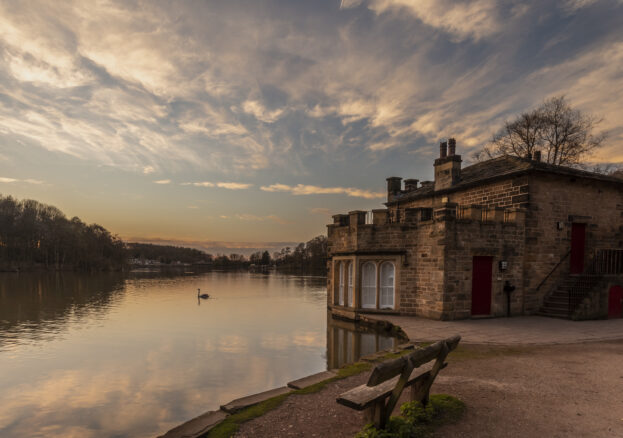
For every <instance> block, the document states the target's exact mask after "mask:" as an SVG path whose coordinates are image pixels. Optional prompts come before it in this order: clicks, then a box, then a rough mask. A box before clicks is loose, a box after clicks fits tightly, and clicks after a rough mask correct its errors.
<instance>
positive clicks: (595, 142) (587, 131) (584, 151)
mask: <svg viewBox="0 0 623 438" xmlns="http://www.w3.org/2000/svg"><path fill="white" fill-rule="evenodd" d="M599 122H600V120H598V119H596V118H595V117H594V116H592V115H590V114H585V113H583V112H581V111H579V110H577V109H574V108H572V107H571V105H569V103H568V102H567V101H566V99H565V97H564V96H557V97H553V98H551V99H548V100H546V101H545V102H544V103H543V104H542V105H541V106H539V107H538V108H535V109H533V110H530V111H528V112H525V113H522V114H520V115H519V116H518V117H517V118H516V119H515V120H513V121H506V122H505V123H504V126H503V127H502V129H500V130H499V131H498V132H497V133H496V134H495V135H494V136H493V139H492V140H491V142H490V143H489V144H488V145H487V146H485V148H484V149H482V150H481V151H479V152H477V153H476V154H475V155H474V157H475V158H476V159H477V160H483V159H488V158H493V157H497V156H500V155H514V156H516V157H526V156H527V155H534V152H535V151H541V153H542V157H543V161H545V162H547V163H550V164H555V165H566V166H575V165H579V164H581V163H582V162H583V161H584V160H585V158H586V157H587V156H588V155H589V154H590V153H591V152H592V151H594V150H595V149H597V148H599V147H600V146H602V145H603V142H604V140H605V135H604V134H603V133H593V130H594V129H595V128H596V126H597V125H598V124H599Z"/></svg>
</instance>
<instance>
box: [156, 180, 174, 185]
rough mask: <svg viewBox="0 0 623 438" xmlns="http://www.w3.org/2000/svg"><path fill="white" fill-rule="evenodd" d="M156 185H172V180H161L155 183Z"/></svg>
mask: <svg viewBox="0 0 623 438" xmlns="http://www.w3.org/2000/svg"><path fill="white" fill-rule="evenodd" d="M154 183H155V184H171V180H170V179H159V180H157V181H154Z"/></svg>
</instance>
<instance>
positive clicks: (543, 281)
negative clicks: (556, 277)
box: [536, 250, 571, 290]
mask: <svg viewBox="0 0 623 438" xmlns="http://www.w3.org/2000/svg"><path fill="white" fill-rule="evenodd" d="M569 254H571V250H569V251H567V253H566V254H565V255H564V256H562V258H561V259H560V261H559V262H558V263H556V266H554V267H553V268H552V270H551V271H549V273H548V274H547V275H546V276H545V278H544V279H543V280H542V281H541V282H540V283H539V285H538V286H537V287H536V290H539V289H540V288H541V286H543V284H545V282H546V281H547V279H548V278H549V277H550V276H551V275H552V274H553V273H554V271H555V270H556V269H558V267H559V266H560V265H561V264H562V262H564V261H565V260H566V259H567V257H569Z"/></svg>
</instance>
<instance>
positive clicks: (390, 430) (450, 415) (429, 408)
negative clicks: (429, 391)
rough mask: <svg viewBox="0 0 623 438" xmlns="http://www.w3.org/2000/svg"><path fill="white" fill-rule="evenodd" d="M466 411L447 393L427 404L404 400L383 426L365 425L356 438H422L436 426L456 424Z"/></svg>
mask: <svg viewBox="0 0 623 438" xmlns="http://www.w3.org/2000/svg"><path fill="white" fill-rule="evenodd" d="M464 412H465V403H463V402H462V401H461V400H459V399H458V398H456V397H452V396H451V395H447V394H434V395H431V396H430V401H429V403H428V404H427V405H426V406H423V405H422V404H421V403H420V402H408V403H404V404H403V405H402V406H401V407H400V413H401V414H402V415H401V416H397V417H391V418H390V420H389V422H388V424H387V427H386V428H385V429H377V428H375V427H374V425H373V424H368V425H366V426H365V427H364V428H363V430H362V431H361V432H359V433H358V434H357V435H356V438H424V437H427V436H429V435H430V434H431V433H432V432H433V431H434V430H435V429H436V428H438V427H440V426H442V425H444V424H450V423H456V422H457V421H459V420H460V419H461V417H462V416H463V413H464Z"/></svg>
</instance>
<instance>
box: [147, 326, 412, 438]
mask: <svg viewBox="0 0 623 438" xmlns="http://www.w3.org/2000/svg"><path fill="white" fill-rule="evenodd" d="M358 323H359V324H361V325H364V326H366V327H370V328H374V329H376V330H379V329H380V330H383V331H388V332H391V333H392V334H393V335H395V336H396V337H397V338H398V339H399V340H400V341H404V342H402V343H400V344H399V345H397V346H396V347H394V348H392V349H388V350H381V351H377V352H376V353H372V354H369V355H367V356H364V357H361V358H360V359H359V360H358V361H357V362H354V363H351V364H347V365H344V366H342V367H341V368H337V369H331V370H326V371H320V372H318V373H315V374H311V375H309V376H305V377H301V378H299V379H296V380H293V381H291V382H287V383H286V385H285V386H281V387H278V388H273V389H269V390H267V391H263V392H259V393H256V394H251V395H247V396H244V397H240V398H237V399H235V400H232V401H230V402H229V403H225V404H223V405H221V406H220V409H218V410H213V411H208V412H205V413H203V414H201V415H199V416H197V417H195V418H193V419H191V420H188V421H186V422H184V423H182V424H180V425H178V426H175V427H174V428H172V429H170V430H169V431H167V432H165V433H164V434H162V435H159V436H158V438H202V437H205V436H207V434H208V433H209V432H210V431H211V430H212V429H214V428H216V427H217V426H219V425H220V424H221V423H223V422H224V421H225V420H227V419H228V418H230V417H231V416H232V415H235V414H238V413H241V412H243V411H245V410H247V409H249V408H252V407H254V406H258V405H261V404H263V403H270V402H271V400H275V401H276V402H278V404H281V401H283V400H281V399H285V398H286V397H288V396H289V395H292V394H297V393H298V394H301V393H309V392H315V391H317V390H320V389H322V388H323V387H324V386H325V385H327V384H328V383H331V382H334V381H336V380H341V379H344V378H346V377H350V376H354V375H356V374H360V373H362V372H365V371H369V370H370V369H371V368H372V364H374V363H376V362H379V361H382V360H384V359H385V358H387V357H388V356H390V357H392V356H395V355H400V354H404V352H405V351H407V350H412V349H413V348H414V347H415V344H414V343H412V342H411V341H410V340H409V338H408V337H407V335H406V333H405V332H404V331H403V330H402V328H401V327H399V326H397V325H395V324H392V323H391V322H389V321H386V320H380V319H373V318H364V319H362V320H360V321H358ZM361 364H364V365H361ZM277 399H280V400H277ZM262 413H263V412H262ZM260 415H261V414H260ZM258 416H259V415H258Z"/></svg>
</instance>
